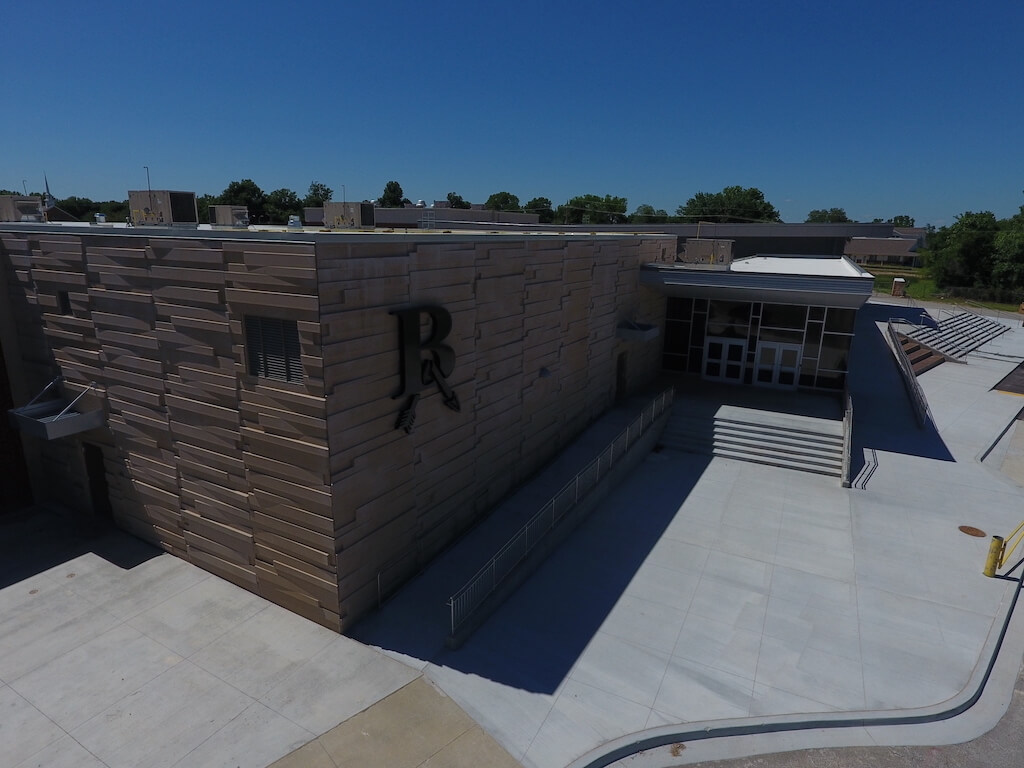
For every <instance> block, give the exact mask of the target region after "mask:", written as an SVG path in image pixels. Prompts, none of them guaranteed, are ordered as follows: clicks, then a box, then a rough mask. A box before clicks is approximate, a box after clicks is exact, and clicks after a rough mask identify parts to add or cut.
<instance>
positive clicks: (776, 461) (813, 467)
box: [712, 447, 843, 477]
mask: <svg viewBox="0 0 1024 768" xmlns="http://www.w3.org/2000/svg"><path fill="white" fill-rule="evenodd" d="M712 455H713V456H720V457H722V458H726V459H736V460H737V461H749V462H751V463H754V464H765V465H768V466H771V467H782V468H783V469H795V470H797V471H799V472H813V473H815V474H818V475H827V476H829V477H840V476H841V475H842V474H843V469H842V462H840V463H839V464H838V465H832V464H821V463H817V462H812V461H802V460H800V459H797V458H787V457H781V456H779V455H777V454H763V453H755V452H752V451H737V450H731V449H729V448H718V447H716V448H715V449H714V450H713V451H712Z"/></svg>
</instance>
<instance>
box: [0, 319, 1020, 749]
mask: <svg viewBox="0 0 1024 768" xmlns="http://www.w3.org/2000/svg"><path fill="white" fill-rule="evenodd" d="M915 311H919V310H915V309H914V308H906V307H898V306H897V307H893V306H888V307H874V308H872V305H869V306H868V307H867V308H866V311H865V312H864V313H863V318H862V320H863V322H864V323H866V324H868V325H869V326H870V328H874V322H875V320H876V319H878V318H879V317H882V316H888V314H890V313H899V312H911V313H912V312H915ZM858 332H859V333H860V334H861V335H860V336H859V337H858V339H857V341H856V342H855V346H854V355H855V359H854V360H853V361H852V366H853V370H854V373H853V375H851V382H850V385H851V390H852V392H853V395H854V400H855V434H854V447H855V453H856V461H855V473H856V481H855V483H854V486H855V487H854V488H852V489H842V488H841V487H839V485H838V483H837V482H836V481H835V480H832V479H829V478H825V477H821V476H817V475H810V474H805V473H800V472H794V471H791V470H783V469H773V468H769V467H763V466H759V465H754V464H746V463H742V462H735V461H731V460H728V459H709V458H707V457H701V456H695V455H687V454H677V453H672V452H668V451H662V452H655V453H652V454H651V455H650V456H649V457H648V459H647V460H646V461H645V462H644V463H643V464H642V465H641V466H640V467H639V468H638V469H637V470H636V471H635V472H634V473H633V474H632V475H631V476H630V477H629V478H628V479H627V480H626V481H625V482H624V483H623V484H622V485H621V486H619V487H618V488H617V489H616V490H615V491H614V492H613V493H612V495H611V496H610V497H609V498H608V499H607V501H606V502H605V503H604V504H602V505H601V506H600V507H599V508H598V509H596V510H595V512H594V514H593V515H592V517H591V519H590V520H588V521H587V522H585V523H584V524H583V525H582V526H581V527H580V528H579V529H578V531H577V532H576V533H575V534H574V535H573V536H572V537H571V538H570V539H569V540H568V541H567V542H566V543H565V544H564V545H563V546H562V547H561V548H560V549H559V550H558V551H556V552H555V553H554V555H553V556H552V557H551V558H550V559H549V560H548V561H547V563H545V564H544V565H543V566H542V567H541V568H540V569H539V570H538V571H537V572H536V573H535V574H534V576H533V577H532V578H531V579H530V580H528V581H527V582H526V583H525V584H524V585H523V586H522V588H520V589H519V590H518V591H517V592H516V593H515V594H514V595H513V596H512V597H511V598H510V599H509V600H508V601H507V602H506V603H505V604H504V605H503V606H502V607H501V608H500V609H499V610H498V611H497V612H496V613H495V614H494V615H493V616H492V617H491V618H490V619H489V620H488V621H487V623H486V624H485V625H484V626H483V627H481V628H480V630H479V631H478V632H477V633H476V634H475V635H474V636H473V637H472V638H471V639H470V640H469V641H468V642H467V643H466V645H465V646H464V647H463V648H462V649H460V650H459V651H454V652H453V651H448V650H446V649H445V648H444V636H445V634H446V631H447V625H446V621H445V619H446V613H445V610H446V609H445V606H444V601H445V600H446V599H447V597H448V595H449V594H450V593H451V592H450V589H451V587H452V585H453V584H454V585H455V586H456V587H457V586H458V585H459V584H461V582H462V580H463V578H464V575H465V573H466V571H467V570H468V571H469V572H472V571H473V570H475V568H476V567H478V559H476V557H475V555H474V556H469V555H467V552H469V553H474V552H475V553H476V554H480V555H482V556H481V558H480V559H479V562H482V561H483V560H486V557H487V556H489V555H490V554H492V553H491V552H489V551H488V550H487V546H486V545H485V542H491V541H492V540H494V541H497V540H500V539H501V538H502V537H503V536H504V529H503V528H502V529H499V528H497V527H495V528H488V526H487V524H485V525H483V526H481V528H480V529H479V530H478V532H477V533H476V534H475V535H477V536H480V537H481V538H480V539H477V540H476V541H475V542H474V539H473V538H472V537H467V539H466V540H464V542H463V543H460V547H455V548H453V549H452V550H449V552H448V553H447V554H446V555H445V556H443V557H441V558H439V559H438V560H437V561H436V562H435V563H434V564H433V565H432V566H431V568H429V569H428V570H427V571H426V572H425V573H424V574H423V575H422V576H421V577H420V578H418V579H416V580H414V581H413V582H411V583H410V584H409V585H408V586H407V587H406V588H404V589H402V590H401V591H399V592H398V593H397V594H396V595H395V597H394V598H393V599H392V600H391V601H389V602H388V603H387V604H386V605H385V607H384V609H383V610H382V611H380V612H378V613H377V614H375V615H374V616H371V617H370V618H369V619H368V620H367V621H365V622H364V623H363V624H361V625H360V626H359V627H357V630H356V635H357V637H356V638H346V637H341V636H338V635H336V634H334V633H332V632H330V631H329V630H326V629H324V628H322V627H319V626H316V625H313V624H311V623H310V622H308V621H306V620H304V619H301V618H299V617H297V616H295V615H293V614H290V613H288V612H287V611H284V610H282V609H279V608H277V607H276V606H273V605H271V604H269V603H267V602H266V601H264V600H262V599H261V598H258V597H256V596H254V595H251V594H249V593H248V592H245V591H244V590H241V589H239V588H237V587H235V586H233V585H231V584H228V583H227V582H224V581H222V580H220V579H218V578H216V577H214V576H211V575H209V574H207V573H205V572H203V571H200V570H198V569H196V568H194V567H193V566H191V565H189V564H188V563H185V562H183V561H181V560H177V559H175V558H172V557H170V556H168V555H164V554H161V553H159V552H158V551H156V550H153V549H152V548H150V547H148V546H147V545H145V544H142V543H141V542H138V541H136V540H134V539H132V538H131V537H128V536H126V535H124V534H121V533H118V532H110V533H107V534H105V535H104V536H102V537H99V538H93V539H82V538H80V537H77V536H72V535H70V534H68V533H66V532H67V530H68V521H67V520H65V519H62V518H61V517H60V514H61V513H59V512H56V511H47V510H42V511H40V512H39V513H38V514H36V515H34V516H31V517H25V518H24V519H20V520H14V519H10V518H6V519H4V520H3V521H2V522H0V713H2V715H0V767H2V768H6V767H7V766H12V767H13V766H43V765H45V766H58V767H59V766H111V767H113V766H182V767H184V766H205V765H210V766H215V765H231V766H253V767H256V768H258V767H261V766H266V765H269V764H271V763H273V762H274V761H281V762H280V763H279V765H281V766H288V767H289V768H291V767H292V766H298V765H303V766H306V765H311V766H317V765H324V766H338V765H386V766H389V768H391V767H392V766H404V765H408V766H420V765H429V766H439V765H451V766H462V765H466V766H469V765H481V764H486V765H497V766H510V767H511V766H514V765H516V764H521V765H524V766H529V767H530V768H556V767H558V768H561V767H562V766H566V765H569V764H570V763H576V764H579V765H584V764H595V765H596V764H607V763H605V762H601V756H602V755H603V754H608V751H609V750H611V749H612V748H614V747H615V746H616V745H619V744H621V743H624V741H625V742H628V741H630V740H633V741H636V740H638V739H640V738H641V737H642V736H643V735H644V734H651V733H668V732H670V731H672V729H675V730H677V731H680V732H681V731H683V730H685V729H686V728H688V727H691V726H693V725H694V724H696V723H698V722H699V723H702V724H704V726H705V727H708V728H714V727H721V726H722V725H728V724H733V723H737V722H767V721H772V720H774V721H779V720H780V719H783V720H784V719H786V718H790V719H800V718H803V719H806V718H807V717H808V716H813V717H815V718H837V719H841V718H846V717H849V716H850V713H858V714H860V715H864V716H867V715H877V714H879V713H882V712H892V713H899V714H907V713H915V712H917V713H921V712H923V713H927V712H940V711H943V710H944V709H947V708H948V707H949V706H951V705H952V704H953V703H956V702H958V701H962V700H963V699H964V698H965V697H969V696H970V694H971V692H972V691H973V687H972V686H974V685H975V683H976V682H977V681H978V679H979V674H980V673H981V672H982V671H983V667H984V666H985V664H986V663H987V659H988V656H987V654H989V653H990V652H991V650H992V648H993V646H994V642H993V639H994V638H995V637H996V636H997V635H998V630H999V629H1000V627H1001V625H1002V622H1003V619H1004V617H1005V616H1006V613H1007V610H1008V605H1009V600H1010V597H1011V594H1012V590H1013V589H1014V585H1012V584H1010V583H1009V582H1006V581H998V580H991V579H985V578H984V577H982V576H981V575H980V570H981V566H982V562H983V559H984V555H985V551H986V549H987V539H978V538H971V537H969V536H966V535H964V534H963V533H961V532H960V531H959V530H958V526H960V525H973V526H976V527H978V528H981V529H982V530H984V531H985V532H986V533H987V534H994V533H1000V534H1006V533H1008V532H1009V531H1010V530H1011V529H1012V528H1013V527H1014V526H1015V525H1016V524H1017V523H1018V522H1020V517H1021V515H1022V513H1021V510H1022V509H1024V503H1022V502H1024V490H1022V489H1021V487H1020V486H1019V485H1018V484H1017V483H1015V482H1014V481H1013V480H1012V479H1011V478H1009V477H1008V476H1007V475H1006V474H1004V473H1002V472H1000V471H999V467H1000V466H1001V465H1002V464H1004V463H1006V458H1005V457H1006V456H1009V455H1012V450H1011V448H1010V447H1007V448H1006V450H993V451H991V452H990V453H989V455H990V456H992V457H1002V458H1000V459H999V460H996V459H993V460H989V461H986V462H984V463H982V462H979V461H978V457H979V456H981V455H983V454H985V453H986V452H988V449H989V448H990V447H992V445H993V444H994V443H997V441H998V439H999V436H1000V435H1009V437H1005V438H1004V439H1006V440H1011V441H1012V439H1013V431H1012V430H1011V431H1006V427H1007V426H1008V425H1009V424H1010V423H1011V422H1012V421H1013V420H1014V419H1015V417H1016V415H1017V413H1018V412H1019V410H1020V407H1021V405H1024V402H1022V401H1021V400H1020V398H1017V397H1012V396H1007V395H1001V394H1000V393H997V392H992V391H990V388H991V386H992V385H993V384H994V383H995V382H996V381H998V380H999V379H1001V378H1002V376H1003V375H1005V373H1006V372H1008V371H1009V370H1010V369H1012V368H1013V367H1014V365H1016V362H1017V361H1018V360H1019V359H1022V358H1024V332H1022V331H1020V330H1019V329H1015V330H1013V331H1011V332H1009V333H1007V334H1004V336H1002V337H1000V338H999V339H998V340H997V341H996V342H993V343H992V344H990V345H987V346H986V348H985V350H984V351H985V352H986V355H987V356H972V357H971V358H969V361H968V364H967V365H955V364H943V365H941V366H939V367H938V368H936V369H934V370H932V371H929V372H928V373H926V374H924V375H923V376H922V377H921V378H920V380H919V382H920V384H921V386H922V387H923V388H924V390H925V393H926V395H927V397H928V399H929V401H930V403H931V407H932V412H933V414H934V416H935V423H934V424H933V425H929V427H928V428H926V429H923V430H919V429H918V428H917V426H916V423H915V421H914V418H913V416H912V414H911V413H910V410H909V407H908V406H907V403H906V399H905V395H904V393H903V389H902V384H901V383H900V381H899V379H898V378H894V376H895V372H894V371H895V367H894V366H893V365H892V363H891V360H889V359H887V358H885V356H884V355H885V354H888V349H887V348H886V347H885V342H884V340H882V339H881V338H880V337H879V336H878V334H877V330H875V331H874V332H873V334H872V332H870V331H869V330H863V331H862V329H860V328H859V329H858ZM675 407H676V408H680V407H682V408H685V407H686V404H685V401H681V402H680V401H677V404H676V406H675ZM606 429H607V431H608V432H610V433H614V432H615V431H616V429H615V426H614V425H610V424H609V425H606ZM612 436H614V435H612ZM569 458H571V457H569ZM566 460H568V459H566ZM570 463H571V462H570ZM562 471H566V472H567V471H569V470H568V469H566V468H563V470H562ZM572 471H575V468H574V469H572ZM555 475H558V471H555V470H554V469H553V470H552V475H551V476H550V477H549V478H548V479H547V480H545V481H544V482H547V483H551V484H554V485H556V486H560V482H559V477H555ZM562 482H564V480H562ZM535 490H536V492H537V494H538V496H537V497H538V498H540V497H542V496H544V494H545V493H546V490H545V489H544V488H543V487H541V486H538V487H537V488H536V489H535ZM556 490H557V488H556ZM523 506H524V507H525V506H529V505H528V504H526V503H525V502H524V504H523ZM531 512H532V509H529V510H527V509H520V510H518V513H521V514H523V515H525V516H529V514H530V513H531ZM501 519H502V518H501V517H500V516H498V517H495V519H494V523H492V525H496V524H497V523H498V522H500V521H501ZM506 524H511V518H510V519H509V520H505V521H504V523H502V525H506ZM1020 613H1024V612H1020V611H1018V614H1020ZM360 641H362V642H360ZM1022 643H1024V629H1022V628H1021V626H1020V621H1018V620H1017V619H1016V618H1015V624H1014V625H1013V626H1012V627H1011V631H1010V633H1009V635H1008V643H1007V649H1008V651H1007V652H1006V653H1005V654H1004V655H1003V656H1002V657H1001V659H1000V663H1001V664H1002V667H1001V668H1000V673H999V674H998V675H994V676H993V680H992V681H991V682H990V684H989V688H987V689H986V696H985V697H983V698H982V701H981V703H980V705H977V706H975V707H972V708H971V709H970V710H968V712H967V713H965V714H964V715H962V716H961V717H959V718H954V719H953V720H945V721H942V722H940V723H936V724H933V725H931V726H929V727H928V728H927V729H926V730H918V731H915V732H914V733H915V734H916V735H904V736H899V738H904V739H910V740H911V741H902V742H900V741H896V740H892V739H896V738H898V737H897V736H891V737H890V736H884V735H883V733H896V732H895V731H880V730H878V729H875V730H870V729H846V730H845V732H846V734H847V735H849V734H851V733H854V732H855V731H858V732H859V733H858V738H861V737H863V738H864V739H868V741H855V742H850V741H846V742H843V741H841V740H839V741H827V740H826V739H827V738H831V737H829V736H827V734H826V732H825V731H823V730H821V729H817V730H812V731H799V732H791V733H790V734H789V735H788V737H787V738H786V739H785V740H783V741H781V742H777V743H776V744H775V745H774V746H766V742H756V743H755V742H752V741H746V742H745V741H743V740H739V739H720V740H717V741H716V742H714V743H712V742H708V743H706V744H704V745H703V746H701V747H698V746H697V745H696V743H694V744H686V745H683V748H681V749H678V752H679V754H678V755H676V754H673V752H672V747H673V746H675V745H673V744H669V745H666V746H665V747H664V748H663V749H661V750H660V751H659V750H651V751H650V752H647V753H644V754H642V755H638V756H635V757H631V758H625V759H623V760H622V761H621V765H622V766H625V765H631V766H632V765H635V766H637V767H638V768H639V766H644V765H651V766H654V765H677V764H682V763H684V762H693V761H694V760H699V759H703V760H708V759H718V758H722V757H725V756H733V757H739V756H740V755H742V754H744V753H743V752H741V751H738V750H741V749H744V748H745V749H747V750H748V751H747V752H746V754H757V753H759V752H765V751H772V750H773V749H781V750H792V749H799V748H802V747H830V746H834V745H836V744H840V743H854V744H860V745H867V744H898V743H912V740H913V739H925V740H926V741H924V742H923V743H926V744H933V745H934V744H940V743H944V742H948V741H963V740H965V739H971V738H974V737H976V736H977V735H978V734H980V733H982V732H984V731H985V730H988V729H989V728H991V727H992V726H994V725H995V724H996V722H997V721H998V720H999V718H1000V716H1001V715H1002V713H1003V712H1004V711H1005V709H1006V707H1007V705H1008V704H1009V701H1010V699H1011V696H1012V688H1013V681H1014V680H1015V679H1016V673H1017V671H1018V670H1019V668H1020V660H1021V648H1024V645H1022ZM990 694H991V695H990ZM1014 722H1015V721H1014ZM921 727H922V728H924V726H921ZM886 739H890V740H888V741H886ZM999 743H1001V742H999ZM988 749H991V750H993V751H994V754H993V756H992V760H991V761H989V763H986V764H995V763H997V762H1002V761H1001V760H1000V759H998V757H997V755H998V752H997V750H998V746H991V747H988ZM823 754H827V759H829V760H831V759H833V757H835V759H836V760H841V759H845V758H843V757H842V755H841V754H840V753H838V752H835V753H833V752H829V753H815V755H812V756H811V757H808V758H806V759H807V760H814V759H817V757H820V756H822V755H823ZM849 754H852V755H861V754H864V755H867V753H860V752H855V753H849ZM888 754H890V755H894V756H895V755H897V752H895V751H893V752H889V753H888ZM899 754H904V753H902V752H900V753H899ZM905 754H906V755H913V754H915V753H912V752H909V751H908V752H905ZM923 754H925V755H926V756H934V755H936V754H939V753H935V752H925V753H923ZM942 754H951V755H952V754H953V753H952V752H943V753H942ZM964 754H967V753H964ZM883 757H884V755H883ZM644 758H649V759H651V760H654V759H655V758H657V759H658V760H661V762H650V763H648V764H645V763H643V762H642V759H644ZM762 759H764V758H757V760H762ZM779 759H781V758H779ZM800 759H804V758H800ZM856 759H857V758H856V757H855V758H854V760H856ZM864 759H865V760H878V761H879V762H877V763H876V764H878V765H888V764H892V765H898V763H886V762H881V760H882V758H881V757H878V754H877V753H871V754H870V755H868V756H866V757H865V758H864ZM907 759H909V758H907ZM965 759H966V758H965ZM580 761H584V762H580ZM595 761H597V762H595ZM748 764H749V765H761V764H763V765H766V766H767V765H772V766H774V765H788V764H797V765H799V763H789V762H784V761H783V762H778V761H775V762H765V763H758V762H756V761H751V762H749V763H748ZM812 764H816V763H812ZM835 764H837V765H843V763H842V762H837V763H835ZM850 764H869V765H870V764H872V763H871V762H867V763H862V762H861V763H858V762H853V763H850ZM1010 764H1012V760H1011V761H1010Z"/></svg>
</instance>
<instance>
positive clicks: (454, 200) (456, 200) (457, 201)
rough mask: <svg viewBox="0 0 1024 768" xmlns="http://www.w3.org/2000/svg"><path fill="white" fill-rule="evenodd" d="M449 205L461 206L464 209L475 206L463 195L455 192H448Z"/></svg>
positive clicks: (453, 206)
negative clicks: (464, 198)
mask: <svg viewBox="0 0 1024 768" xmlns="http://www.w3.org/2000/svg"><path fill="white" fill-rule="evenodd" d="M448 207H449V208H461V209H462V210H469V209H470V208H472V207H473V206H471V205H470V204H469V203H467V202H466V201H465V200H463V199H462V195H457V194H455V193H454V192H449V193H448Z"/></svg>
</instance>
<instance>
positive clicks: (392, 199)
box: [377, 181, 405, 208]
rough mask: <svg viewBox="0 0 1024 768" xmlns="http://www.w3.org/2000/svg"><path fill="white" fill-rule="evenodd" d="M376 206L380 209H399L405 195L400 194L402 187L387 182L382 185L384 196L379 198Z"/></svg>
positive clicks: (392, 182)
mask: <svg viewBox="0 0 1024 768" xmlns="http://www.w3.org/2000/svg"><path fill="white" fill-rule="evenodd" d="M377 204H378V205H379V206H380V207H381V208H401V207H402V206H403V205H404V204H405V193H404V192H402V185H401V184H399V183H398V182H397V181H389V182H388V183H387V184H385V185H384V194H383V195H381V196H380V200H378V201H377Z"/></svg>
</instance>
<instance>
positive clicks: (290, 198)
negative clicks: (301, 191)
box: [267, 187, 302, 224]
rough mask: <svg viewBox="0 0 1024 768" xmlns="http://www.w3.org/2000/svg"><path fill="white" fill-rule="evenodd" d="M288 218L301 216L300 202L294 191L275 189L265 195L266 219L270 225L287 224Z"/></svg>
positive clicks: (283, 188)
mask: <svg viewBox="0 0 1024 768" xmlns="http://www.w3.org/2000/svg"><path fill="white" fill-rule="evenodd" d="M289 216H302V200H300V199H299V196H298V195H297V194H296V193H295V191H294V190H291V189H287V188H285V187H282V188H281V189H275V190H274V191H273V192H271V193H270V194H269V195H267V219H268V220H269V221H270V223H271V224H287V223H288V217H289Z"/></svg>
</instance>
